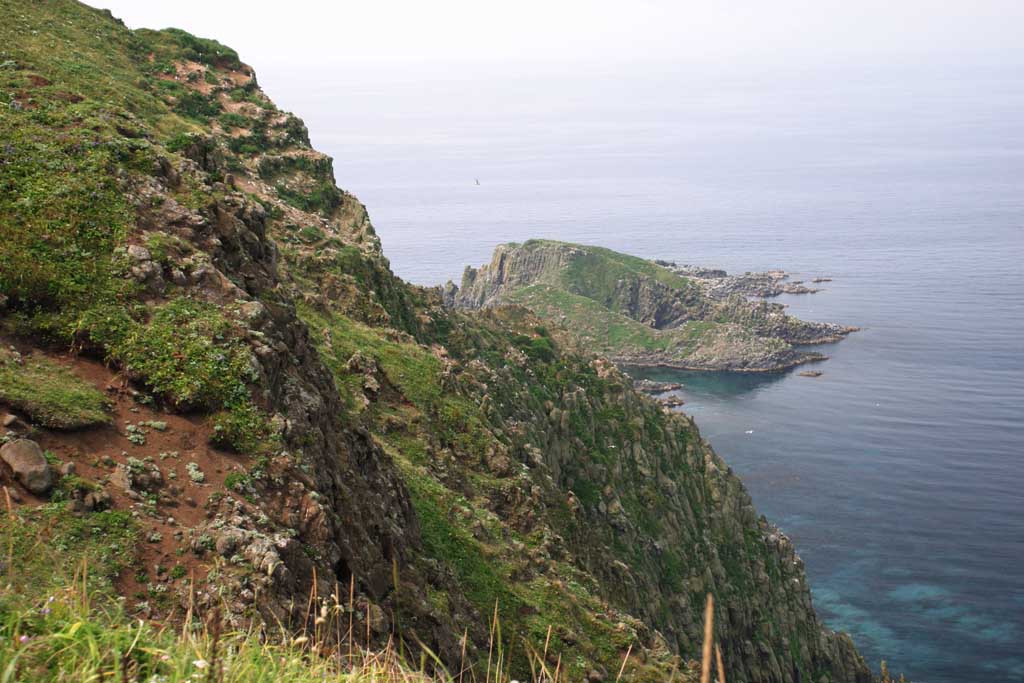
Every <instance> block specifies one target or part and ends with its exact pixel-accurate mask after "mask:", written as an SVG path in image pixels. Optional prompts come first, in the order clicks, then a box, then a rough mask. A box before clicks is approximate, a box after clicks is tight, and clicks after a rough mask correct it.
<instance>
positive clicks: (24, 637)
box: [18, 636, 29, 645]
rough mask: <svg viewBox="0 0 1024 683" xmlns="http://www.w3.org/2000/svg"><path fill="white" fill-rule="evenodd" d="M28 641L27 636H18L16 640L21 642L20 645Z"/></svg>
mask: <svg viewBox="0 0 1024 683" xmlns="http://www.w3.org/2000/svg"><path fill="white" fill-rule="evenodd" d="M28 641H29V637H28V636H21V637H20V638H18V642H19V643H21V644H22V645H24V644H25V643H27V642H28Z"/></svg>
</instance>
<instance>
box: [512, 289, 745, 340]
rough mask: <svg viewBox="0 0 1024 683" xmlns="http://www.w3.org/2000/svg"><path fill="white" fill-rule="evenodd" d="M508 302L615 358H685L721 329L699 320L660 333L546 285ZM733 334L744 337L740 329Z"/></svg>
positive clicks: (523, 291)
mask: <svg viewBox="0 0 1024 683" xmlns="http://www.w3.org/2000/svg"><path fill="white" fill-rule="evenodd" d="M508 301H509V302H511V303H517V304H520V305H522V306H526V307H527V308H529V309H530V310H532V311H533V312H535V313H536V314H537V315H539V316H540V317H542V318H544V319H545V320H553V321H559V322H560V323H561V325H562V326H563V327H565V328H566V329H570V330H572V331H573V334H574V335H575V336H578V337H579V338H581V339H582V340H584V342H585V343H586V344H587V346H588V348H591V349H593V350H595V351H597V352H599V353H606V354H610V355H612V356H618V355H635V354H644V353H651V352H667V353H672V354H674V355H677V356H678V357H680V358H684V357H685V356H687V355H689V354H690V353H692V352H693V351H694V350H696V349H697V347H698V346H699V345H700V344H701V343H706V342H707V341H709V340H711V339H713V338H714V336H715V335H716V333H717V332H718V331H719V328H720V327H721V325H720V324H719V323H713V322H708V321H703V320H695V321H690V322H687V323H685V324H683V325H682V326H680V327H676V328H671V329H667V330H658V329H655V328H653V327H650V326H648V325H644V324H643V323H639V322H637V321H635V320H633V319H632V318H629V317H627V316H624V315H620V314H618V313H615V312H613V311H610V310H609V309H608V308H606V307H604V306H602V305H601V304H599V303H598V302H596V301H594V300H593V299H591V298H589V297H586V296H581V295H579V294H573V293H572V292H568V291H566V290H564V289H559V288H557V287H551V286H549V285H543V284H538V285H530V286H529V287H523V288H522V289H518V290H516V291H514V292H512V293H511V294H510V295H509V296H508ZM732 333H733V334H743V333H742V332H740V331H736V330H733V331H732ZM747 336H752V335H747Z"/></svg>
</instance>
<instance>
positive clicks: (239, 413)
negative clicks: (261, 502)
mask: <svg viewBox="0 0 1024 683" xmlns="http://www.w3.org/2000/svg"><path fill="white" fill-rule="evenodd" d="M130 310H131V309H126V308H123V307H117V306H106V307H97V308H95V309H92V310H90V311H88V312H86V313H85V314H84V315H83V318H82V320H81V323H80V324H81V330H82V332H84V333H86V334H87V335H88V337H89V339H90V340H91V341H92V342H93V343H96V344H98V345H99V346H101V347H102V348H103V349H105V350H106V353H107V356H108V357H109V358H110V359H111V360H113V361H115V362H117V363H118V364H119V365H121V366H122V367H123V368H124V369H125V370H126V371H127V372H128V373H129V374H130V375H131V376H134V377H136V378H138V379H139V380H140V381H141V382H142V383H143V384H145V385H146V386H147V387H149V388H150V389H151V390H152V391H153V392H155V393H156V394H158V395H160V396H162V397H164V398H165V399H167V400H169V401H170V402H171V403H172V404H174V405H175V406H176V407H177V408H179V409H182V410H206V411H211V410H213V411H218V412H217V414H216V415H215V417H214V436H213V441H214V443H215V444H216V445H219V446H222V447H225V448H229V449H232V450H236V451H238V452H242V453H252V452H255V451H262V450H267V449H270V448H272V447H273V445H274V444H273V439H272V438H271V434H270V431H269V424H268V421H267V417H266V416H265V415H264V414H263V413H262V412H261V411H260V410H259V409H258V408H256V406H255V405H253V403H252V399H251V397H250V393H249V388H248V382H250V381H252V380H253V379H254V376H253V362H252V356H251V352H250V351H249V347H248V345H247V344H246V343H245V342H244V340H243V339H241V337H240V336H239V331H238V329H237V326H236V325H235V324H233V323H232V322H231V321H229V320H228V319H227V318H225V317H224V315H223V313H222V312H221V309H219V308H217V307H215V306H213V305H212V304H208V303H205V302H201V301H196V300H193V299H187V298H181V297H179V298H175V299H171V300H170V301H168V302H166V303H164V304H161V305H160V306H157V307H156V308H155V309H154V310H153V311H152V312H150V313H148V318H141V316H140V318H135V317H132V315H130V314H129V311H130Z"/></svg>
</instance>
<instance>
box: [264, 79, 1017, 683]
mask: <svg viewBox="0 0 1024 683" xmlns="http://www.w3.org/2000/svg"><path fill="white" fill-rule="evenodd" d="M587 73H588V75H587V76H586V77H579V76H578V75H577V76H572V77H570V76H559V75H557V74H546V75H543V76H535V77H528V76H525V75H521V74H520V75H515V74H513V75H508V74H506V75H502V76H500V77H497V76H494V75H490V76H488V75H487V74H483V75H482V74H479V73H478V74H473V75H464V76H452V75H447V76H436V75H434V76H413V75H411V74H405V75H400V76H391V77H379V78H374V79H365V78H364V79H363V80H358V79H359V78H360V77H359V75H357V74H337V73H331V74H327V73H315V72H313V73H309V74H307V75H306V76H304V77H302V79H300V80H298V81H296V80H295V78H294V75H293V74H291V75H289V77H288V78H287V79H285V78H284V77H283V75H282V77H277V76H276V75H275V74H272V73H271V74H267V73H264V74H261V76H262V79H263V82H264V85H265V86H266V87H268V89H269V91H270V92H271V94H272V95H273V96H274V97H275V98H276V99H278V100H279V101H283V102H284V104H285V105H286V106H289V107H290V108H292V109H294V110H296V111H299V112H300V113H302V115H303V117H304V118H305V120H306V121H307V123H308V124H309V126H310V129H311V132H312V136H313V140H314V144H315V145H316V146H318V147H319V148H320V149H323V150H324V151H326V152H328V153H329V154H331V155H332V156H334V158H335V169H336V175H337V178H338V181H339V184H340V185H341V186H342V187H345V188H346V189H348V190H350V191H352V192H354V193H355V194H356V195H357V196H358V197H359V198H360V199H362V200H363V201H364V202H365V203H366V204H367V205H368V207H369V210H370V214H371V217H372V219H373V221H374V223H375V225H376V227H377V231H378V233H379V234H380V236H381V239H382V241H383V244H384V249H385V253H386V254H387V255H388V256H389V258H390V259H391V263H392V267H393V269H394V270H395V272H397V273H398V274H399V275H400V276H402V277H404V278H406V279H408V280H410V281H412V282H416V283H422V284H436V283H440V282H443V281H444V280H446V279H449V278H452V279H455V280H456V281H458V279H459V276H460V275H461V272H462V269H463V268H464V266H466V265H467V264H474V265H476V264H480V263H484V262H486V261H488V260H489V258H490V253H491V250H492V249H493V247H494V246H495V245H496V244H498V243H500V242H504V241H510V240H516V241H521V240H524V239H527V238H530V237H548V238H554V239H561V240H571V241H577V242H584V243H590V244H599V245H603V246H607V247H610V248H613V249H618V250H621V251H625V252H629V253H632V254H637V255H641V256H646V257H652V258H653V257H657V258H664V259H672V260H676V261H679V262H681V263H694V264H701V265H707V266H719V267H724V268H726V269H728V270H730V271H744V270H762V269H767V268H784V269H786V270H789V271H792V272H794V273H795V274H796V276H797V277H798V278H808V279H809V278H812V277H815V276H828V277H832V278H833V279H834V280H833V282H830V283H827V284H825V285H824V287H825V288H826V290H825V291H823V292H820V293H818V294H815V295H810V296H787V297H782V298H780V299H779V301H781V302H783V303H786V304H788V305H789V306H790V310H791V311H792V313H794V314H795V315H797V316H800V317H804V318H808V319H813V320H828V321H835V322H841V323H845V324H850V325H858V326H861V327H862V328H863V330H862V331H860V332H858V333H856V334H854V335H852V336H851V337H849V338H848V339H847V340H845V341H843V342H841V343H839V344H836V345H829V346H826V347H822V348H821V349H819V350H822V351H824V352H825V353H827V354H829V355H830V356H831V359H830V360H829V361H827V362H826V363H824V364H821V365H818V366H816V369H819V370H822V371H823V372H824V375H823V376H821V377H820V378H816V379H810V378H805V377H800V376H798V375H797V374H796V373H787V374H776V375H762V376H748V375H727V374H694V373H672V372H669V371H664V370H659V371H647V372H646V373H644V374H645V375H646V376H650V377H658V378H665V379H669V378H671V379H677V378H678V379H680V380H681V381H682V382H683V383H684V384H685V386H684V388H683V390H682V391H681V395H682V397H683V398H684V399H685V401H686V405H685V406H684V407H683V408H682V409H683V410H685V411H687V412H689V413H692V414H693V415H695V416H696V419H697V421H698V424H699V425H700V427H701V430H702V433H703V434H704V435H705V437H707V438H708V439H710V441H711V443H712V444H713V445H714V447H715V448H716V450H717V451H718V452H719V453H720V454H721V455H722V456H723V457H725V458H726V460H727V461H728V462H729V463H730V464H731V465H732V466H733V467H734V469H735V470H736V471H737V472H738V473H739V474H740V476H741V477H742V478H743V479H744V481H745V482H746V485H747V487H748V488H749V489H750V491H751V494H752V496H753V498H754V500H755V503H756V504H757V506H758V508H759V510H760V511H761V512H763V513H765V514H767V515H768V516H769V517H770V518H771V519H772V520H773V521H775V522H776V523H778V524H779V525H780V526H781V527H782V528H783V529H784V530H785V531H786V532H787V533H788V534H790V535H791V536H792V538H793V539H794V541H795V543H796V546H797V548H798V549H799V551H800V553H801V555H802V557H803V558H804V560H805V562H806V566H807V571H808V574H809V575H810V579H811V584H812V586H813V590H814V599H815V604H816V606H817V608H818V610H819V611H820V613H821V614H822V615H823V617H824V619H825V621H826V622H827V623H828V624H829V625H830V626H832V627H833V628H837V629H842V630H846V631H848V632H850V633H851V634H852V635H853V637H854V639H855V641H856V643H857V645H858V646H859V648H860V649H861V651H862V652H863V653H864V654H865V656H866V657H867V658H868V659H869V660H870V662H871V663H872V665H873V666H874V667H876V668H877V665H878V662H879V660H881V659H883V658H884V659H887V660H888V661H889V663H890V667H891V668H892V669H895V670H903V671H906V672H907V673H908V675H910V676H911V677H912V678H913V680H915V681H921V682H925V683H940V682H950V683H952V682H954V681H955V682H958V683H962V682H965V681H982V680H986V681H1024V73H1022V72H1020V71H1019V70H1017V71H1014V70H1011V69H999V68H976V69H967V68H953V69H941V70H940V69H932V70H926V69H906V70H902V71H900V70H892V69H888V70H886V69H861V70H859V71H858V70H850V69H846V70H842V69H835V70H832V71H826V70H822V71H816V72H815V71H806V72H786V73H779V72H774V73H770V72H765V73H757V74H752V73H746V74H744V75H742V76H735V75H729V74H727V73H719V74H713V75H712V74H706V73H705V74H681V73H675V74H665V75H660V74H656V73H652V72H648V71H642V72H639V73H638V72H634V73H629V72H620V73H612V72H609V73H597V72H593V73H592V72H587ZM477 179H478V180H479V182H480V184H479V185H476V183H475V180H477Z"/></svg>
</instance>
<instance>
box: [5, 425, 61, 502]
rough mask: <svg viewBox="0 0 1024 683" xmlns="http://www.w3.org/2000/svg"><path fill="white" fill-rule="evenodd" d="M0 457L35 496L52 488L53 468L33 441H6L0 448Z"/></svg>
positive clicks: (43, 493)
mask: <svg viewBox="0 0 1024 683" xmlns="http://www.w3.org/2000/svg"><path fill="white" fill-rule="evenodd" d="M0 458H2V459H3V461H4V462H5V463H7V464H8V465H9V466H10V467H11V469H12V470H14V476H15V477H16V478H17V479H18V481H20V482H21V484H22V485H23V486H24V487H25V488H27V489H28V490H29V491H31V492H32V493H34V494H36V495H37V496H39V495H45V494H46V493H48V492H49V490H50V489H51V488H53V470H52V469H51V468H50V464H49V463H48V462H46V458H45V457H43V451H42V449H41V448H39V444H37V443H36V442H35V441H31V440H29V439H17V440H15V441H11V442H10V443H6V444H4V446H3V447H2V448H0Z"/></svg>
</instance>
